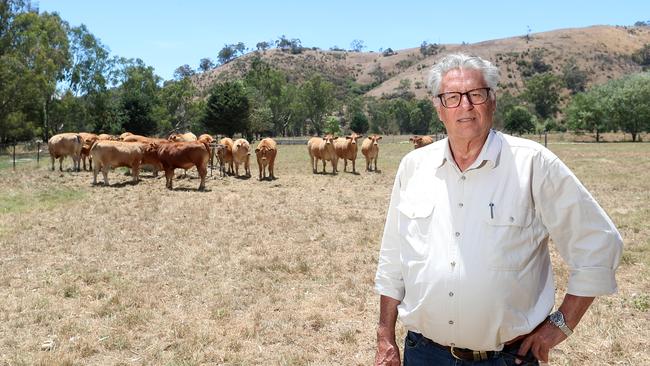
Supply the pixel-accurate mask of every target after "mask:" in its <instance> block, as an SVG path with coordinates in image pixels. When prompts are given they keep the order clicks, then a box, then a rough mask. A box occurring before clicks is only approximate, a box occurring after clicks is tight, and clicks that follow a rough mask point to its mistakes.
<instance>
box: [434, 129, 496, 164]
mask: <svg viewBox="0 0 650 366" xmlns="http://www.w3.org/2000/svg"><path fill="white" fill-rule="evenodd" d="M501 146H502V136H501V134H500V133H499V132H497V131H496V130H494V129H491V130H490V132H489V133H488V137H487V139H486V140H485V143H484V144H483V148H481V152H480V153H479V155H478V157H477V158H476V161H475V162H474V163H473V164H472V165H471V166H470V167H469V169H475V168H477V167H479V166H480V165H481V164H484V162H485V164H487V165H488V166H489V167H490V168H493V169H494V168H495V167H496V166H497V164H498V161H499V154H500V153H501ZM447 161H450V162H453V161H454V158H453V156H452V155H451V148H450V147H449V137H447V139H446V141H445V147H444V149H443V150H442V154H440V155H439V156H437V157H436V162H437V163H436V166H437V167H441V166H442V165H443V164H444V163H445V162H447Z"/></svg>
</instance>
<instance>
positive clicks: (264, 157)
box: [255, 137, 278, 180]
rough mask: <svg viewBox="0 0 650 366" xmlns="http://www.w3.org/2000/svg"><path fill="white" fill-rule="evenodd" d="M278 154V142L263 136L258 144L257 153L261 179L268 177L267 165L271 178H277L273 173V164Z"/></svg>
mask: <svg viewBox="0 0 650 366" xmlns="http://www.w3.org/2000/svg"><path fill="white" fill-rule="evenodd" d="M277 154H278V148H277V144H276V142H275V141H274V140H273V139H272V138H270V137H267V138H263V139H262V140H261V141H260V143H259V144H257V148H256V149H255V155H257V166H258V167H259V170H260V180H262V179H265V178H266V169H267V167H268V170H269V178H270V179H275V175H274V174H273V165H274V162H275V156H276V155H277Z"/></svg>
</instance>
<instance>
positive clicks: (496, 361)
mask: <svg viewBox="0 0 650 366" xmlns="http://www.w3.org/2000/svg"><path fill="white" fill-rule="evenodd" d="M517 347H518V346H517ZM517 347H512V348H507V349H506V348H504V351H506V352H508V353H512V354H516V353H517ZM508 353H503V352H499V354H498V355H497V356H495V357H493V358H491V359H489V360H484V361H462V360H458V359H456V358H454V356H452V355H451V353H450V352H449V351H446V350H444V349H442V348H439V347H436V346H434V345H433V344H431V342H430V341H429V340H428V339H426V338H425V337H423V336H422V334H420V333H415V332H411V331H409V332H408V334H407V335H406V339H405V341H404V366H515V365H516V364H515V356H512V355H510V354H508ZM527 356H530V357H532V356H533V355H532V353H531V352H529V353H528V355H527ZM533 365H535V366H537V365H539V362H537V361H535V362H528V363H526V362H522V363H521V364H519V365H517V366H533Z"/></svg>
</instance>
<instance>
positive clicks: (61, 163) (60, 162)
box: [59, 156, 64, 172]
mask: <svg viewBox="0 0 650 366" xmlns="http://www.w3.org/2000/svg"><path fill="white" fill-rule="evenodd" d="M63 158H64V157H63V156H62V157H60V158H59V171H60V172H62V171H63Z"/></svg>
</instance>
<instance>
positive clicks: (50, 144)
mask: <svg viewBox="0 0 650 366" xmlns="http://www.w3.org/2000/svg"><path fill="white" fill-rule="evenodd" d="M82 145H83V138H82V137H81V136H80V135H79V134H77V133H71V132H68V133H60V134H58V135H54V136H52V137H50V139H49V140H48V141H47V149H48V151H49V152H50V158H51V159H52V170H54V160H56V159H59V171H63V158H65V157H66V156H70V157H71V158H72V169H73V170H76V171H79V168H80V164H79V162H80V160H81V147H82Z"/></svg>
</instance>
